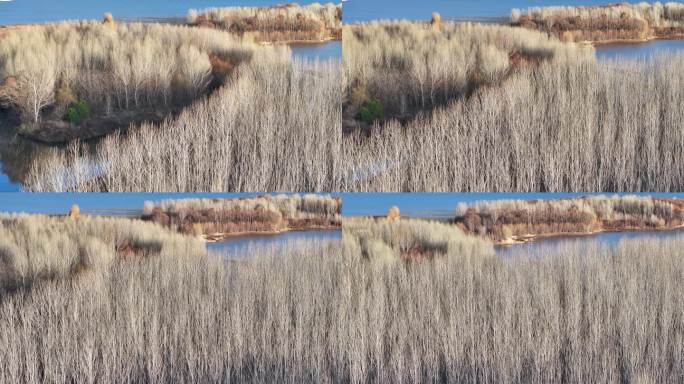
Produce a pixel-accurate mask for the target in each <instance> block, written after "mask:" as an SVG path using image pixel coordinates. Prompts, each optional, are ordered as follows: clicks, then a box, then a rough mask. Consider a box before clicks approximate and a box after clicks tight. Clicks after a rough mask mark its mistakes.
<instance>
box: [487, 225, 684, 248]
mask: <svg viewBox="0 0 684 384" xmlns="http://www.w3.org/2000/svg"><path fill="white" fill-rule="evenodd" d="M683 230H684V225H678V226H674V227H667V228H637V227H634V228H622V229H599V230H595V231H589V232H553V233H540V234H533V233H529V234H524V235H516V236H512V237H510V238H508V239H503V240H497V241H493V242H494V245H495V246H497V247H510V246H515V245H521V244H531V243H536V242H537V241H539V240H542V241H543V240H548V239H555V238H564V237H566V238H575V237H588V236H595V235H600V234H603V233H643V232H679V231H682V232H684V231H683Z"/></svg>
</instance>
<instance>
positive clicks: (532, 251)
mask: <svg viewBox="0 0 684 384" xmlns="http://www.w3.org/2000/svg"><path fill="white" fill-rule="evenodd" d="M677 238H684V230H681V229H678V230H673V231H644V232H608V233H599V234H596V235H588V236H571V237H551V238H546V239H539V240H537V241H535V242H532V243H526V244H517V245H510V246H497V247H495V249H496V253H497V254H498V255H499V256H501V257H503V258H515V257H520V256H535V257H536V256H541V257H543V256H544V251H545V250H548V249H549V248H551V249H554V248H557V247H565V246H578V245H579V246H583V245H588V244H598V245H605V246H609V247H615V246H617V245H618V244H619V243H620V241H622V240H628V239H644V240H645V239H659V240H660V239H677Z"/></svg>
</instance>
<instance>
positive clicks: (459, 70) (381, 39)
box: [343, 21, 593, 116]
mask: <svg viewBox="0 0 684 384" xmlns="http://www.w3.org/2000/svg"><path fill="white" fill-rule="evenodd" d="M592 58H593V50H592V48H591V47H586V46H580V45H575V44H564V43H561V42H560V41H559V40H557V39H555V38H550V37H549V36H547V35H546V34H542V33H540V32H537V31H531V30H527V29H522V28H511V27H508V26H491V25H482V24H473V23H462V24H455V23H442V24H433V25H430V24H425V23H418V22H409V21H397V22H384V21H383V22H371V23H367V24H361V25H353V26H347V27H345V28H344V31H343V60H344V71H345V82H346V93H347V95H346V101H347V103H348V104H349V105H350V106H351V107H352V109H354V110H357V109H358V108H359V107H361V106H362V105H363V104H364V103H365V102H367V101H368V100H370V99H377V100H379V101H380V102H381V103H382V105H383V107H384V110H385V113H386V114H387V115H390V116H406V115H410V114H413V113H415V112H416V110H417V109H418V110H423V109H426V108H430V107H433V106H436V105H441V104H444V103H446V102H448V101H450V100H453V99H454V98H457V97H461V96H465V95H466V94H467V93H469V92H472V91H473V89H476V88H478V87H481V86H483V85H487V84H490V85H491V84H494V85H496V84H499V83H500V82H501V81H502V80H503V79H504V78H505V77H506V76H507V75H508V74H509V73H510V71H511V70H512V69H513V68H514V67H515V66H516V65H518V64H520V62H526V61H529V62H539V61H555V62H575V61H583V60H591V59H592Z"/></svg>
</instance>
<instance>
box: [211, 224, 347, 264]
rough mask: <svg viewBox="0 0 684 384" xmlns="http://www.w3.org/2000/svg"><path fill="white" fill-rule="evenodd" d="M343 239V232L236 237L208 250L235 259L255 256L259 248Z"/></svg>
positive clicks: (309, 232) (303, 232) (287, 233)
mask: <svg viewBox="0 0 684 384" xmlns="http://www.w3.org/2000/svg"><path fill="white" fill-rule="evenodd" d="M341 239H342V231H340V230H325V231H296V232H286V233H283V234H277V235H249V236H236V237H231V238H228V239H226V240H224V241H220V242H216V243H207V250H208V251H209V252H210V253H212V254H216V255H220V256H229V257H235V258H245V257H250V256H253V252H254V251H258V249H259V247H273V246H283V245H285V244H287V243H289V242H292V241H300V240H307V241H311V240H315V241H338V240H341Z"/></svg>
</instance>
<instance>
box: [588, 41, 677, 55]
mask: <svg viewBox="0 0 684 384" xmlns="http://www.w3.org/2000/svg"><path fill="white" fill-rule="evenodd" d="M682 50H684V40H653V41H649V42H645V43H629V44H622V43H621V44H605V45H598V46H597V47H596V58H597V59H599V60H623V59H647V58H649V57H651V56H654V55H659V54H668V53H669V54H672V53H678V52H681V51H682Z"/></svg>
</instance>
